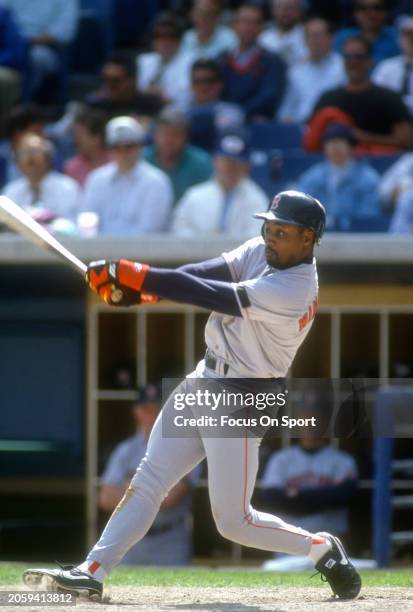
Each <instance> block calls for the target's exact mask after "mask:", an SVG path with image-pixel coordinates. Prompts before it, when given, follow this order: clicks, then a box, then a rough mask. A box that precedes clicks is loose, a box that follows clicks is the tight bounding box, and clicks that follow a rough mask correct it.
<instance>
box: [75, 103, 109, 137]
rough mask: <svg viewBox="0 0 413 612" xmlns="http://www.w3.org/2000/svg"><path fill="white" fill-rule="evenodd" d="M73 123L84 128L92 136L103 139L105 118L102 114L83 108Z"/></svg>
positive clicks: (95, 110)
mask: <svg viewBox="0 0 413 612" xmlns="http://www.w3.org/2000/svg"><path fill="white" fill-rule="evenodd" d="M74 122H75V123H77V124H78V125H82V126H83V127H85V128H86V129H87V130H89V132H90V133H91V134H93V135H94V136H101V137H102V138H103V139H104V138H105V127H106V122H107V117H106V114H105V113H104V112H102V111H100V110H98V109H88V108H85V109H83V110H81V111H80V112H79V113H78V114H77V115H76V117H75V121H74Z"/></svg>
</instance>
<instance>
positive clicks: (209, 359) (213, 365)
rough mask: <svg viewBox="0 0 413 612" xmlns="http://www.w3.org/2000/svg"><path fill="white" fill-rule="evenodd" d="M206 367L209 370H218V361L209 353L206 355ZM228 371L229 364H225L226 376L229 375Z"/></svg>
mask: <svg viewBox="0 0 413 612" xmlns="http://www.w3.org/2000/svg"><path fill="white" fill-rule="evenodd" d="M205 365H206V367H207V368H208V369H209V370H214V371H215V370H216V369H217V365H218V360H217V359H215V357H214V356H213V355H212V354H211V353H210V352H209V351H207V352H206V353H205ZM228 370H229V363H224V376H226V375H227V373H228Z"/></svg>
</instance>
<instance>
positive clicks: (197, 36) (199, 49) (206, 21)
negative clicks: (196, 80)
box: [181, 0, 237, 59]
mask: <svg viewBox="0 0 413 612" xmlns="http://www.w3.org/2000/svg"><path fill="white" fill-rule="evenodd" d="M220 14H221V0H194V4H193V8H192V12H191V19H192V23H193V24H194V29H192V30H188V31H187V32H185V34H184V36H183V38H182V43H181V49H182V51H183V53H189V54H190V55H191V56H192V57H193V59H197V58H200V57H203V58H212V59H214V58H216V57H218V55H220V54H221V53H223V52H224V51H228V50H229V49H231V48H232V47H235V45H236V44H237V37H236V35H235V33H234V32H233V30H231V28H228V27H226V26H224V25H220V23H219V20H220Z"/></svg>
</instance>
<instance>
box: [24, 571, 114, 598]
mask: <svg viewBox="0 0 413 612" xmlns="http://www.w3.org/2000/svg"><path fill="white" fill-rule="evenodd" d="M23 582H24V584H26V585H27V586H28V587H30V588H39V587H42V588H46V589H47V590H48V591H69V592H71V593H75V594H76V595H87V596H88V597H89V599H91V600H92V601H100V600H101V599H102V592H103V584H102V583H101V582H99V581H98V580H95V579H94V578H91V577H90V576H89V574H86V573H84V572H81V571H80V570H79V569H77V568H76V567H75V566H74V565H62V566H61V569H28V570H26V571H25V572H24V574H23Z"/></svg>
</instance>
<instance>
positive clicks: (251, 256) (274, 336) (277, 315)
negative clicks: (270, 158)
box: [205, 237, 318, 378]
mask: <svg viewBox="0 0 413 612" xmlns="http://www.w3.org/2000/svg"><path fill="white" fill-rule="evenodd" d="M223 257H224V259H225V261H226V262H227V264H228V266H229V268H230V270H231V275H232V279H233V281H234V289H235V287H236V286H237V284H240V285H241V286H243V287H245V289H246V292H247V295H248V298H249V301H250V305H249V306H248V307H245V306H243V305H242V304H241V303H240V302H239V306H240V309H241V312H242V318H241V317H234V316H230V315H225V314H221V313H218V312H213V313H212V314H211V315H210V317H209V319H208V322H207V325H206V328H205V341H206V344H207V346H208V348H209V349H210V351H212V353H214V354H215V356H216V357H218V358H221V359H223V360H225V361H226V362H227V363H229V364H230V366H231V368H230V375H231V376H240V377H250V378H251V377H257V378H280V377H285V376H286V375H287V372H288V369H289V367H290V365H291V363H292V361H293V359H294V356H295V354H296V352H297V350H298V348H299V346H300V345H301V343H302V342H303V340H304V338H305V337H306V336H307V334H308V332H309V330H310V328H311V325H312V322H313V319H314V316H315V313H316V309H317V299H318V279H317V267H316V260H315V258H314V259H313V261H312V263H303V264H300V265H298V266H294V267H292V268H288V269H286V270H277V269H276V268H273V267H271V266H269V265H268V264H267V261H266V258H265V245H264V240H263V239H262V238H261V237H256V238H252V239H251V240H248V241H247V242H245V243H244V244H242V245H241V246H240V247H238V248H237V249H234V250H233V251H230V252H229V253H223Z"/></svg>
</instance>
